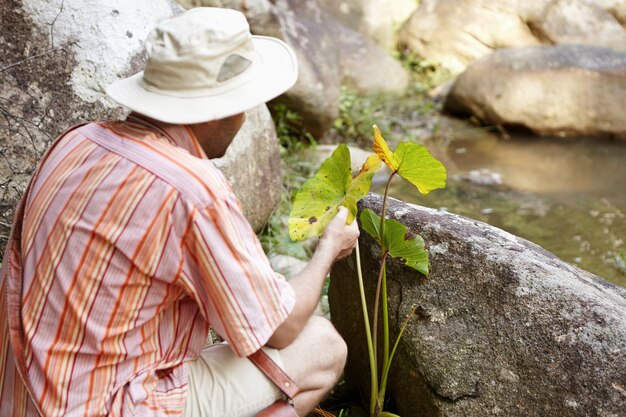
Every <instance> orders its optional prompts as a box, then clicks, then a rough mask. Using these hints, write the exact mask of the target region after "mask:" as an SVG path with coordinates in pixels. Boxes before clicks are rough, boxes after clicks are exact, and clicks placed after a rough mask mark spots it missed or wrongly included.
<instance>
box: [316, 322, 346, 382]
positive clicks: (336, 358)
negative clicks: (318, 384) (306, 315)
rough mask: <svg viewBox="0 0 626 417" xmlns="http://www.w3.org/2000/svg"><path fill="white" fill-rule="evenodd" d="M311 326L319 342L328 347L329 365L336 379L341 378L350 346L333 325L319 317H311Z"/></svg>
mask: <svg viewBox="0 0 626 417" xmlns="http://www.w3.org/2000/svg"><path fill="white" fill-rule="evenodd" d="M309 325H310V326H311V327H312V328H313V331H314V333H315V334H316V337H317V338H319V339H318V340H320V341H321V343H322V344H323V345H324V346H326V349H325V351H326V352H327V355H328V358H327V359H328V361H329V363H328V365H329V366H330V367H331V368H332V370H333V371H334V373H335V374H336V377H337V378H339V376H340V375H341V373H342V372H343V368H344V366H345V364H346V359H347V357H348V346H347V345H346V342H345V341H344V340H343V338H342V337H341V335H340V334H339V333H338V332H337V330H336V329H335V327H334V326H333V324H332V323H331V322H330V321H329V320H327V319H325V318H323V317H318V316H313V317H311V320H310V322H309Z"/></svg>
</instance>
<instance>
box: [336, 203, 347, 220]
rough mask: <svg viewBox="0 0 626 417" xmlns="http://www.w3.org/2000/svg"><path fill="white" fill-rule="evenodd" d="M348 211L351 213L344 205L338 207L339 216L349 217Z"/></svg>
mask: <svg viewBox="0 0 626 417" xmlns="http://www.w3.org/2000/svg"><path fill="white" fill-rule="evenodd" d="M348 213H349V211H348V209H347V208H345V207H344V206H339V208H338V209H337V217H339V218H343V219H347V218H348Z"/></svg>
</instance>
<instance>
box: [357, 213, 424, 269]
mask: <svg viewBox="0 0 626 417" xmlns="http://www.w3.org/2000/svg"><path fill="white" fill-rule="evenodd" d="M361 227H362V229H363V230H365V231H366V232H367V234H369V235H370V236H372V237H373V238H374V239H375V240H376V241H377V242H378V243H379V244H380V245H381V246H382V248H383V251H385V252H388V253H389V256H391V257H393V258H397V259H400V260H401V261H402V262H404V264H406V265H407V266H409V267H411V268H413V269H415V270H417V271H419V272H421V273H422V274H424V275H428V272H429V265H428V251H427V250H426V249H425V248H424V239H422V237H421V236H419V235H416V236H415V237H413V238H409V239H407V238H406V235H407V228H406V226H405V225H403V224H402V223H400V222H397V221H395V220H392V219H385V239H384V242H382V243H381V238H380V217H379V216H378V214H376V213H374V212H373V211H372V210H370V209H365V210H363V212H362V213H361Z"/></svg>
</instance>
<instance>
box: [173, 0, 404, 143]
mask: <svg viewBox="0 0 626 417" xmlns="http://www.w3.org/2000/svg"><path fill="white" fill-rule="evenodd" d="M179 1H180V3H181V4H183V5H184V6H185V7H197V6H210V7H228V8H233V9H236V10H240V11H244V12H245V14H246V17H247V18H248V21H249V23H250V28H251V30H252V32H253V33H254V34H257V35H266V36H274V37H277V38H279V39H282V40H283V41H285V42H286V43H288V44H289V45H290V46H291V47H292V48H293V49H294V52H295V53H296V56H297V59H298V64H299V71H300V72H299V76H298V81H297V82H296V85H295V86H294V87H292V88H291V89H290V90H289V91H288V92H287V93H286V94H285V95H283V96H282V97H281V98H280V101H282V102H285V103H286V104H287V105H288V106H289V107H291V108H292V109H294V110H296V111H297V112H298V113H299V114H300V115H301V116H302V125H303V127H305V128H306V129H307V130H308V131H309V132H310V133H311V134H313V135H314V136H315V137H318V138H320V137H321V136H322V135H323V133H324V132H325V131H326V130H328V129H329V128H330V127H331V125H332V123H333V121H334V120H335V119H336V118H337V117H338V116H339V99H340V87H341V85H347V86H348V87H351V88H354V89H356V90H358V91H361V92H372V91H379V92H380V91H384V92H390V93H400V92H402V91H404V90H405V89H406V87H407V85H408V82H409V76H408V74H407V72H406V71H405V70H404V68H402V66H401V65H400V63H398V62H397V61H396V60H395V59H393V58H392V57H391V56H389V54H387V52H386V51H385V50H383V49H382V48H381V47H379V46H377V45H376V44H374V43H373V42H372V41H370V40H368V39H367V38H365V37H364V36H362V35H360V34H359V33H357V32H355V31H353V30H351V29H349V28H347V27H345V26H343V25H341V24H340V23H339V22H338V21H337V20H336V19H334V18H333V17H332V16H331V15H330V14H329V13H328V12H327V11H326V10H325V9H324V8H323V7H322V6H321V5H320V4H319V2H317V1H306V2H302V1H300V0H277V1H274V2H270V1H269V0H249V1H242V0H179ZM244 3H245V8H244V7H243V6H244ZM381 68H384V71H381Z"/></svg>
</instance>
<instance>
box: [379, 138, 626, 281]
mask: <svg viewBox="0 0 626 417" xmlns="http://www.w3.org/2000/svg"><path fill="white" fill-rule="evenodd" d="M426 146H427V147H428V148H429V149H430V150H431V152H432V153H433V154H434V155H435V156H436V157H437V158H439V159H440V160H441V161H442V162H443V163H444V165H445V166H446V168H447V170H448V175H449V180H448V186H447V187H446V189H445V190H436V191H433V192H431V193H430V194H429V195H427V196H422V195H420V194H419V193H418V192H417V190H416V189H415V188H414V187H413V186H412V185H411V184H409V183H408V182H406V181H403V180H401V179H394V182H392V186H391V191H390V194H391V195H392V196H393V197H396V198H399V199H402V200H404V201H407V202H411V203H416V204H420V205H423V206H428V207H433V208H439V209H443V210H447V211H449V212H453V213H457V214H461V215H464V216H467V217H471V218H474V219H477V220H481V221H484V222H487V223H489V224H492V225H494V226H497V227H499V228H502V229H504V230H507V231H509V232H511V233H513V234H515V235H517V236H520V237H523V238H525V239H528V240H530V241H532V242H535V243H537V244H539V245H540V246H542V247H544V248H545V249H547V250H549V251H550V252H552V253H554V254H556V255H557V256H559V257H560V258H561V259H563V260H565V261H567V262H570V263H572V264H575V265H577V266H579V267H581V268H583V269H586V270H588V271H590V272H593V273H594V274H596V275H598V276H600V277H603V278H605V279H607V280H609V281H612V282H614V283H617V284H619V285H622V286H626V242H625V240H626V217H625V214H626V143H624V142H619V141H610V140H598V139H586V138H579V139H575V138H537V137H530V136H513V137H511V138H510V139H502V138H501V137H499V136H497V135H494V134H489V133H487V134H482V135H480V136H476V135H472V136H471V137H466V138H459V139H454V140H452V142H451V143H447V144H446V145H445V146H444V145H441V144H438V143H437V142H432V143H426ZM383 187H384V185H380V184H379V185H378V186H377V188H375V189H374V191H376V192H381V193H382V191H383Z"/></svg>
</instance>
